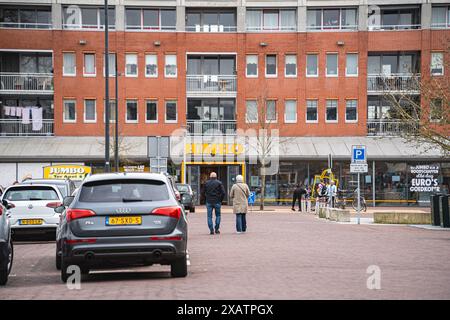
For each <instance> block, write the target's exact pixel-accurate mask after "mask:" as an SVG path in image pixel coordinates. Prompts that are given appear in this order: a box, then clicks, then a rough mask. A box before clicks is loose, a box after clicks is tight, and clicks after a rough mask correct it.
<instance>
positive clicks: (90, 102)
mask: <svg viewBox="0 0 450 320" xmlns="http://www.w3.org/2000/svg"><path fill="white" fill-rule="evenodd" d="M95 109H96V107H95V99H85V100H84V122H96V121H97V112H96V110H95Z"/></svg>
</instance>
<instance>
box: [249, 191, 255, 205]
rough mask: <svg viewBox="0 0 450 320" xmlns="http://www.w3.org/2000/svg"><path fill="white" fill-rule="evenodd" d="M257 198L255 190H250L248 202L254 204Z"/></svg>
mask: <svg viewBox="0 0 450 320" xmlns="http://www.w3.org/2000/svg"><path fill="white" fill-rule="evenodd" d="M255 198H256V193H255V192H250V196H249V197H248V204H254V203H255Z"/></svg>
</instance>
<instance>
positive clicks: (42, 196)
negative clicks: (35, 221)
mask: <svg viewBox="0 0 450 320" xmlns="http://www.w3.org/2000/svg"><path fill="white" fill-rule="evenodd" d="M3 199H6V200H10V201H38V200H59V198H58V194H57V193H56V191H55V190H54V189H53V188H52V187H40V186H29V187H12V188H10V189H8V191H6V193H5V196H4V197H3Z"/></svg>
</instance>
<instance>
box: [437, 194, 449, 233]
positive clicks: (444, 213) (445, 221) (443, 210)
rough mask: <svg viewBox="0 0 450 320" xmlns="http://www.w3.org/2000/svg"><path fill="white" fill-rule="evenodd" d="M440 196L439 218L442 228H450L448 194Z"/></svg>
mask: <svg viewBox="0 0 450 320" xmlns="http://www.w3.org/2000/svg"><path fill="white" fill-rule="evenodd" d="M438 198H439V218H440V220H441V227H442V228H450V216H449V208H448V195H441V196H439V197H438Z"/></svg>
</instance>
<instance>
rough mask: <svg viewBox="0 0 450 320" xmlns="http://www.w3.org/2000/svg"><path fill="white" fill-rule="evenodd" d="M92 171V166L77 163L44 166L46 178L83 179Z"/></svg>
mask: <svg viewBox="0 0 450 320" xmlns="http://www.w3.org/2000/svg"><path fill="white" fill-rule="evenodd" d="M91 172H92V169H91V167H87V166H80V165H75V164H72V165H71V164H64V165H57V166H48V167H44V179H71V180H83V179H84V178H85V177H86V175H88V174H89V173H91Z"/></svg>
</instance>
